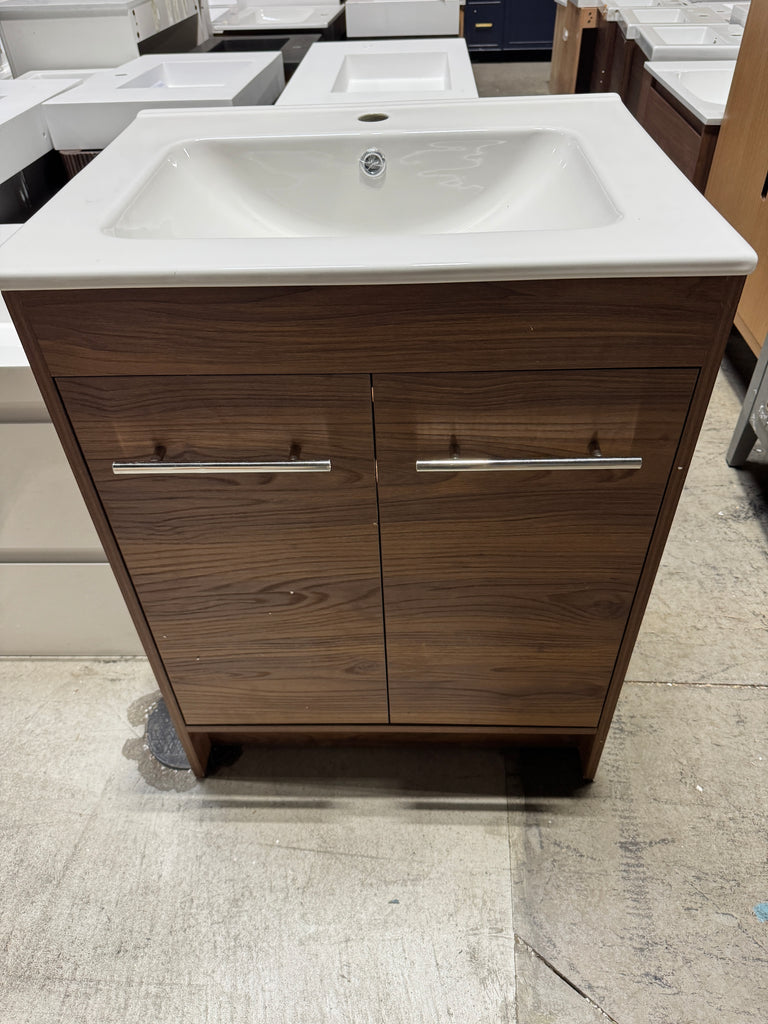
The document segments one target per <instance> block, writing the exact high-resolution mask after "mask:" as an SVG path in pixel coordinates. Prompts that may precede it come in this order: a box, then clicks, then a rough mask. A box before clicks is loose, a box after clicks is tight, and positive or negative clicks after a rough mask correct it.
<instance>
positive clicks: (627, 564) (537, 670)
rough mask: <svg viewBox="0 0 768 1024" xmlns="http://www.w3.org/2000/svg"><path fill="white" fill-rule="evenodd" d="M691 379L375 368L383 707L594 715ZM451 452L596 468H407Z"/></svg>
mask: <svg viewBox="0 0 768 1024" xmlns="http://www.w3.org/2000/svg"><path fill="white" fill-rule="evenodd" d="M695 380H696V372H695V371H694V370H686V369H682V370H650V371H649V370H618V371H612V370H609V371H590V372H588V373H586V372H585V373H575V372H570V371H569V372H556V371H553V372H546V373H538V372H531V373H516V374H498V373H476V374H450V373H448V374H430V375H427V374H423V375H413V376H405V375H381V376H378V375H376V376H374V417H375V423H376V447H377V452H378V460H379V462H378V470H379V514H380V523H381V544H382V573H383V589H384V609H385V624H386V635H387V664H388V677H389V696H390V717H391V721H392V722H393V723H410V724H416V723H435V724H438V723H442V724H463V725H469V724H472V725H519V726H565V727H578V726H587V727H591V726H595V725H596V724H597V720H598V717H599V715H600V709H601V706H602V703H603V698H604V696H605V693H606V689H607V686H608V683H609V680H610V677H611V673H612V670H613V666H614V662H615V659H616V655H617V651H618V647H619V644H620V642H621V638H622V635H623V632H624V628H625V626H626V622H627V617H628V614H629V610H630V606H631V604H632V600H633V597H634V593H635V588H636V585H637V582H638V577H639V574H640V571H641V568H642V565H643V560H644V558H645V554H646V550H647V547H648V543H649V540H650V536H651V531H652V530H653V527H654V523H655V520H656V515H657V512H658V509H659V505H660V502H661V499H662V496H663V492H664V488H665V485H666V482H667V478H668V476H669V474H670V471H671V470H672V469H673V460H674V454H675V450H676V447H677V443H678V439H679V436H680V433H681V430H682V426H683V422H684V420H685V416H686V412H687V408H688V403H689V399H690V396H691V393H692V391H693V387H694V384H695ZM598 446H599V450H600V452H601V453H602V458H603V459H607V458H609V457H629V458H640V459H641V460H642V468H640V469H630V468H614V469H611V468H608V469H606V468H603V467H602V466H601V465H600V456H598V455H597V454H595V452H596V450H597V447H598ZM453 457H458V458H459V459H462V460H466V459H473V458H476V459H483V458H489V457H490V458H493V459H521V458H522V459H536V460H539V459H542V460H543V459H546V460H551V459H561V460H562V459H573V458H576V459H581V460H588V461H589V465H590V466H591V465H592V464H593V461H594V465H595V466H596V468H594V469H591V468H582V469H576V468H565V469H550V468H547V464H543V465H541V466H538V467H537V468H529V469H527V470H523V471H520V470H499V471H483V472H475V471H458V470H456V471H454V470H453V469H449V470H448V471H442V472H417V471H416V461H417V460H433V459H450V458H453ZM592 460H593V461H592ZM549 465H551V463H549ZM569 465H570V464H569ZM604 465H610V463H605V464H604ZM622 465H623V464H622Z"/></svg>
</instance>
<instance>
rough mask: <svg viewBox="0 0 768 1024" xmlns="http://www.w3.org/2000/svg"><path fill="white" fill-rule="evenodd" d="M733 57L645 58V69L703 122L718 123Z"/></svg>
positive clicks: (731, 69)
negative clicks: (699, 58) (730, 58)
mask: <svg viewBox="0 0 768 1024" xmlns="http://www.w3.org/2000/svg"><path fill="white" fill-rule="evenodd" d="M735 69H736V61H735V60H730V61H729V60H716V61H715V60H711V61H704V60H702V61H695V60H692V61H680V62H677V63H676V62H675V61H659V62H658V63H655V62H652V61H649V62H648V63H646V65H645V70H646V71H647V72H648V74H649V75H651V76H652V77H653V78H655V79H656V80H657V81H658V82H661V84H662V85H663V86H665V88H667V89H668V90H669V91H670V92H671V93H672V95H673V96H675V97H676V99H678V100H679V101H680V102H681V103H682V104H683V106H685V107H686V108H687V109H688V110H690V112H691V113H692V114H694V115H695V117H696V118H697V119H698V120H699V121H700V122H701V123H702V124H705V125H717V124H722V121H723V115H724V114H725V105H726V103H727V102H728V94H729V92H730V90H731V82H732V81H733V72H734V70H735Z"/></svg>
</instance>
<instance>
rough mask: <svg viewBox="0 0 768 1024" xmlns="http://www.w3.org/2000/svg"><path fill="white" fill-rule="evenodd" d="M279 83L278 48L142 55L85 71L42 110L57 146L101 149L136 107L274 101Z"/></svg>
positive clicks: (281, 80) (281, 79)
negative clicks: (83, 76) (92, 71)
mask: <svg viewBox="0 0 768 1024" xmlns="http://www.w3.org/2000/svg"><path fill="white" fill-rule="evenodd" d="M284 84H285V76H284V72H283V57H282V54H281V53H280V52H279V51H274V52H270V51H258V52H246V53H169V54H147V55H145V56H143V57H136V58H135V59H134V60H131V61H128V62H127V63H125V64H121V65H120V66H119V67H116V68H113V69H110V70H107V71H99V72H97V73H96V74H94V75H91V76H89V77H88V78H87V79H85V80H84V81H83V82H82V83H81V84H80V85H78V86H77V87H76V88H74V89H71V90H68V91H67V92H63V93H62V94H61V95H58V96H54V97H53V98H52V99H51V100H50V101H48V102H47V103H45V104H44V106H43V111H44V114H45V117H46V120H47V122H48V128H49V130H50V134H51V139H52V141H53V145H54V147H55V148H56V149H59V150H76V149H104V147H105V146H108V145H109V144H110V142H112V140H113V139H114V138H116V137H117V136H118V135H119V134H120V132H122V131H123V130H124V129H125V128H127V127H128V125H129V124H130V123H131V121H133V119H134V118H135V117H136V115H137V114H138V112H139V111H140V110H145V109H149V108H151V107H163V108H176V107H214V106H229V105H240V106H245V105H250V104H257V103H274V101H275V99H276V98H277V97H278V96H279V95H280V92H281V90H282V88H283V86H284Z"/></svg>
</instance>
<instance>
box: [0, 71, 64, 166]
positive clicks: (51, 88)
mask: <svg viewBox="0 0 768 1024" xmlns="http://www.w3.org/2000/svg"><path fill="white" fill-rule="evenodd" d="M77 84H78V83H77V81H76V80H74V79H73V80H71V81H70V80H69V79H59V80H57V81H55V82H29V81H24V82H20V81H15V80H14V79H12V78H8V79H3V80H2V81H0V182H3V181H6V180H7V179H8V178H10V177H12V175H14V174H18V172H19V171H21V170H23V169H24V168H25V167H26V166H27V165H28V164H31V163H33V162H34V161H35V160H38V159H39V158H40V157H41V156H45V154H46V153H48V152H50V150H51V149H52V148H53V147H52V145H51V139H50V136H49V133H48V126H47V125H46V123H45V115H44V113H43V107H42V104H43V102H44V101H45V100H47V99H50V98H51V97H52V96H55V95H56V94H57V93H60V92H62V91H63V90H66V89H69V88H72V87H74V86H75V85H77Z"/></svg>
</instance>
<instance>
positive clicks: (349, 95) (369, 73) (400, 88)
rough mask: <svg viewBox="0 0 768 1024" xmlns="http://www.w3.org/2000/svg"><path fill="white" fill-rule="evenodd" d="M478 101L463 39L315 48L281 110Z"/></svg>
mask: <svg viewBox="0 0 768 1024" xmlns="http://www.w3.org/2000/svg"><path fill="white" fill-rule="evenodd" d="M471 96H477V86H476V85H475V77H474V75H473V74H472V64H471V62H470V59H469V52H468V50H467V44H466V42H465V41H464V40H463V39H369V40H360V41H348V42H343V43H315V45H314V46H312V47H311V48H310V50H309V53H308V54H307V56H306V57H305V58H304V60H303V61H302V63H301V65H300V66H299V68H298V69H297V70H296V73H295V75H294V76H293V78H292V79H291V81H290V82H289V84H288V85H287V87H286V88H285V89H284V91H283V92H282V93H281V95H280V97H279V98H278V100H277V106H286V105H287V106H294V107H296V106H301V105H304V104H306V105H312V106H314V105H316V104H336V103H369V102H370V103H380V102H387V101H398V102H399V101H401V100H402V101H419V100H425V101H429V100H438V99H440V100H448V99H469V97H471Z"/></svg>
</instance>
